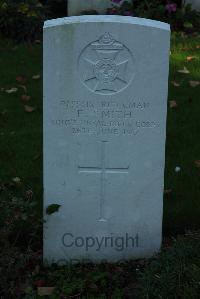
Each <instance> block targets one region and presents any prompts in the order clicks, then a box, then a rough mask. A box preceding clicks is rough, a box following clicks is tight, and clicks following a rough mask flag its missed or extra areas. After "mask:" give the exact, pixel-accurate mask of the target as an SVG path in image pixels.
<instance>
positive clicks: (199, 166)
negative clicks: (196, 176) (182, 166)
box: [194, 160, 200, 168]
mask: <svg viewBox="0 0 200 299" xmlns="http://www.w3.org/2000/svg"><path fill="white" fill-rule="evenodd" d="M194 164H195V166H196V167H197V168H200V160H196V161H194Z"/></svg>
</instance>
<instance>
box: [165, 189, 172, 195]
mask: <svg viewBox="0 0 200 299" xmlns="http://www.w3.org/2000/svg"><path fill="white" fill-rule="evenodd" d="M170 193H172V189H166V190H164V194H170Z"/></svg>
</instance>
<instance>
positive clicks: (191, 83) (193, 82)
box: [189, 81, 200, 87]
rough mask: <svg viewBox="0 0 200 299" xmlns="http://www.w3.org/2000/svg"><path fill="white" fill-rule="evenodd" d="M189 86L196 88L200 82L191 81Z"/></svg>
mask: <svg viewBox="0 0 200 299" xmlns="http://www.w3.org/2000/svg"><path fill="white" fill-rule="evenodd" d="M189 84H190V86H191V87H196V86H198V85H200V81H189Z"/></svg>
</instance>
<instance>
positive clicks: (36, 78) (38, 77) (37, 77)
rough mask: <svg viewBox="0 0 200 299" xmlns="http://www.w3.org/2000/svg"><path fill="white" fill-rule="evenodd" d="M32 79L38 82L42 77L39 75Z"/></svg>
mask: <svg viewBox="0 0 200 299" xmlns="http://www.w3.org/2000/svg"><path fill="white" fill-rule="evenodd" d="M32 79H33V80H38V79H40V75H39V74H38V75H34V76H33V77H32Z"/></svg>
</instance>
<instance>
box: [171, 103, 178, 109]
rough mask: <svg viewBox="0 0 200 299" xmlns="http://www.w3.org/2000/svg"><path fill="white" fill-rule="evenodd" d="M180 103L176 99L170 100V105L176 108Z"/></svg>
mask: <svg viewBox="0 0 200 299" xmlns="http://www.w3.org/2000/svg"><path fill="white" fill-rule="evenodd" d="M177 106H178V105H177V103H176V101H169V107H170V108H176V107H177Z"/></svg>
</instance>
